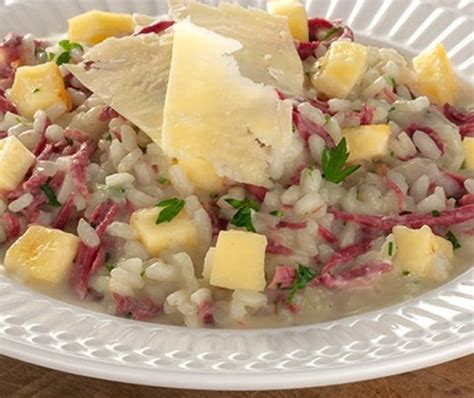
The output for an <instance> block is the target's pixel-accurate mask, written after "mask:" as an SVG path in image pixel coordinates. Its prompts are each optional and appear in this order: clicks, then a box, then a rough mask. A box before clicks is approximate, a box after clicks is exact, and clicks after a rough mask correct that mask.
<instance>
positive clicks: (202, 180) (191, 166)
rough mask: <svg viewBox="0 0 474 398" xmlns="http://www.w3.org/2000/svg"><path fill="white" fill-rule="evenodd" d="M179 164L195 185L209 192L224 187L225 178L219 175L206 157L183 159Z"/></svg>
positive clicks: (215, 191)
mask: <svg viewBox="0 0 474 398" xmlns="http://www.w3.org/2000/svg"><path fill="white" fill-rule="evenodd" d="M178 165H179V166H181V168H182V169H183V170H184V172H185V173H186V175H187V177H188V178H189V180H190V181H191V182H192V183H193V185H194V186H195V187H196V188H198V189H202V190H203V191H206V192H209V193H217V192H220V191H222V190H223V189H224V179H223V178H222V177H219V176H218V175H217V173H216V171H215V170H214V167H212V164H211V163H209V162H208V161H207V160H205V159H199V158H197V159H182V160H178Z"/></svg>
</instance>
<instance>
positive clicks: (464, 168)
mask: <svg viewBox="0 0 474 398" xmlns="http://www.w3.org/2000/svg"><path fill="white" fill-rule="evenodd" d="M460 170H466V161H463V162H462V164H461V168H460Z"/></svg>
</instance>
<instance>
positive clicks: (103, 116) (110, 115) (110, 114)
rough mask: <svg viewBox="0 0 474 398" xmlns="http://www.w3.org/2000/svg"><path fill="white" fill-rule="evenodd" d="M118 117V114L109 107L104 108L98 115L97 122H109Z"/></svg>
mask: <svg viewBox="0 0 474 398" xmlns="http://www.w3.org/2000/svg"><path fill="white" fill-rule="evenodd" d="M118 116H120V115H119V114H118V112H116V111H115V110H114V109H112V108H111V107H110V106H105V107H104V109H102V112H101V113H100V115H99V120H100V121H101V122H110V121H111V120H112V119H114V118H116V117H118Z"/></svg>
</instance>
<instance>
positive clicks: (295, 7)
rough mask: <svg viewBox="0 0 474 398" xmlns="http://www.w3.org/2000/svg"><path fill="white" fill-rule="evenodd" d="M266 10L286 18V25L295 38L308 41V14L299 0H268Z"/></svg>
mask: <svg viewBox="0 0 474 398" xmlns="http://www.w3.org/2000/svg"><path fill="white" fill-rule="evenodd" d="M267 11H268V12H269V13H270V14H272V15H280V16H282V17H287V18H288V27H289V28H290V32H291V35H292V36H293V38H294V39H295V40H298V41H308V36H309V33H308V14H307V13H306V8H305V7H304V5H303V4H301V3H300V2H299V1H294V0H280V1H268V2H267Z"/></svg>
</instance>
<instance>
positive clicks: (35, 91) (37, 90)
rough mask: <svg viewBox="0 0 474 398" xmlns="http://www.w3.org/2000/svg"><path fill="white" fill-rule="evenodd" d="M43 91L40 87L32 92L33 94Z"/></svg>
mask: <svg viewBox="0 0 474 398" xmlns="http://www.w3.org/2000/svg"><path fill="white" fill-rule="evenodd" d="M40 91H41V89H39V88H38V87H37V88H35V89H33V91H32V93H33V94H36V93H39V92H40Z"/></svg>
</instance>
